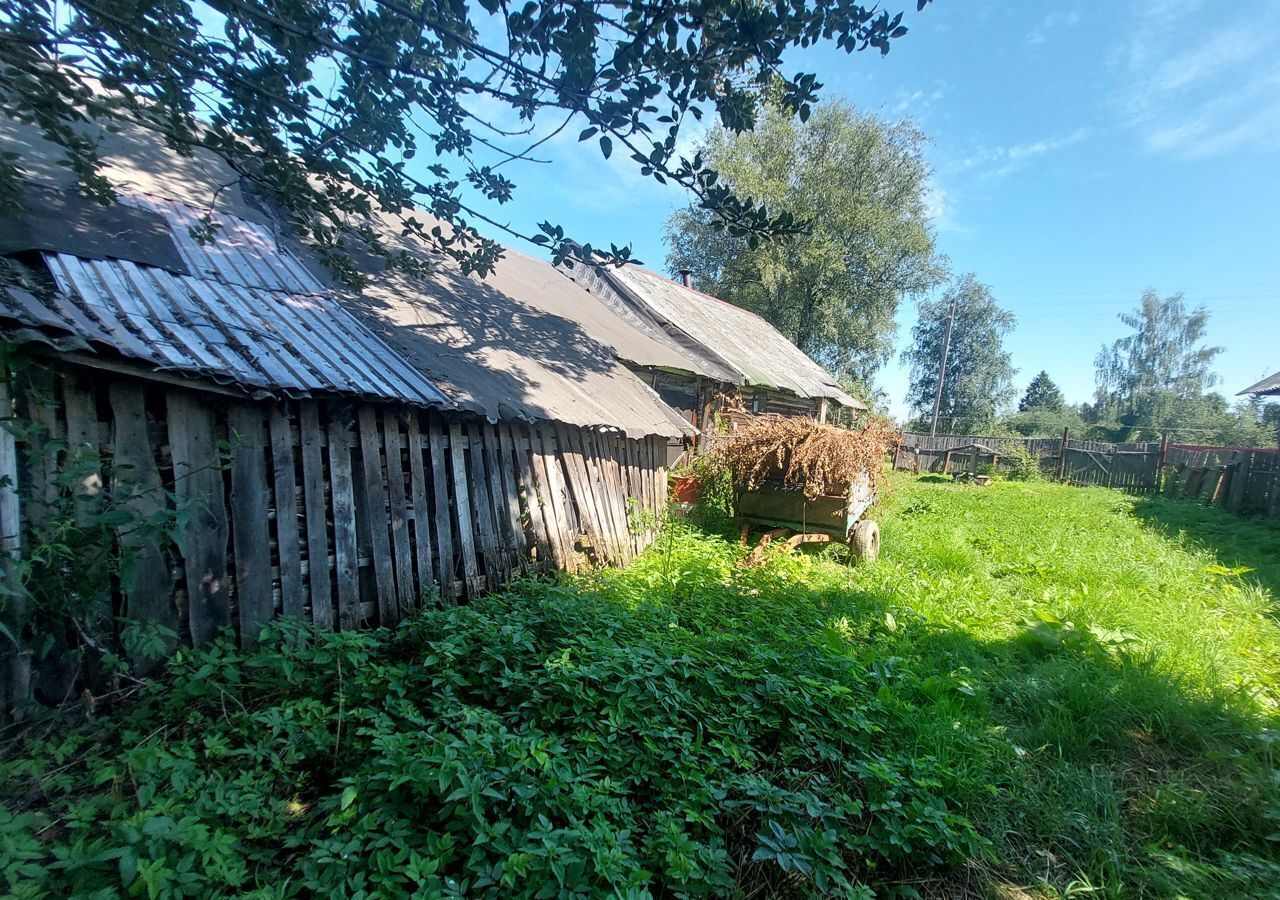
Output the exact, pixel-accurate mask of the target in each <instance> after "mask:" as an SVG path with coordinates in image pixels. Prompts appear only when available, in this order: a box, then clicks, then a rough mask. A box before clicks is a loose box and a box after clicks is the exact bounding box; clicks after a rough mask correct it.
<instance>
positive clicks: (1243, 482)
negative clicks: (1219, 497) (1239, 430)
mask: <svg viewBox="0 0 1280 900" xmlns="http://www.w3.org/2000/svg"><path fill="white" fill-rule="evenodd" d="M1240 456H1241V459H1240V462H1239V463H1237V464H1236V470H1235V472H1234V473H1233V474H1232V476H1231V490H1230V491H1229V492H1228V493H1227V508H1228V509H1230V510H1231V511H1232V512H1240V511H1241V510H1243V509H1244V506H1245V503H1246V502H1247V497H1248V496H1249V473H1250V471H1251V470H1252V469H1253V451H1251V450H1246V451H1244V452H1242V453H1241V454H1240Z"/></svg>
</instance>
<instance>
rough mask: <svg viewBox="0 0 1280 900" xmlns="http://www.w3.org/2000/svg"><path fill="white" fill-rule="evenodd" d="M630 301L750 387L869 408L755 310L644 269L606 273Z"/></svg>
mask: <svg viewBox="0 0 1280 900" xmlns="http://www.w3.org/2000/svg"><path fill="white" fill-rule="evenodd" d="M601 271H603V272H604V275H605V277H606V278H607V279H611V280H613V281H614V282H615V284H616V285H617V286H619V287H621V288H622V290H623V292H624V293H626V294H629V295H630V297H631V298H634V299H635V300H636V301H638V302H640V303H642V304H644V306H645V307H647V308H648V310H649V311H650V312H651V313H652V314H653V315H654V316H655V317H656V318H657V320H658V321H659V322H660V323H661V324H662V326H663V327H673V328H676V329H679V330H680V331H682V332H684V333H685V334H687V335H689V336H690V337H692V338H693V339H694V340H695V341H696V342H697V343H698V344H700V345H701V346H702V347H703V348H705V351H706V352H707V353H708V354H709V355H710V358H711V359H712V360H713V361H716V362H722V363H725V364H728V365H729V366H731V367H732V368H733V369H735V370H737V371H738V372H740V373H741V375H742V380H743V381H744V382H745V383H746V384H750V385H758V386H760V387H768V388H776V389H780V390H785V391H790V392H791V393H793V394H796V395H797V396H800V397H807V398H816V397H826V398H828V399H831V400H835V401H836V402H838V403H840V404H841V405H843V406H848V407H852V408H854V409H865V408H866V405H865V404H863V403H861V402H860V401H858V400H855V399H854V398H853V397H850V396H849V395H848V394H846V393H845V392H844V391H842V390H840V388H839V387H838V386H837V385H836V381H835V378H833V377H832V376H831V374H830V373H828V372H827V371H826V370H825V369H823V368H822V367H821V366H819V365H818V364H817V363H815V362H814V361H813V360H811V359H810V358H809V357H808V356H806V355H805V354H804V353H803V352H801V351H800V349H799V348H797V347H796V346H795V344H793V343H791V342H790V341H789V340H787V339H786V338H785V337H784V336H783V335H782V333H781V332H779V331H778V330H777V329H776V328H774V327H773V326H772V325H770V324H769V323H768V322H766V321H765V320H764V319H762V318H760V317H759V316H757V315H756V314H755V313H753V312H749V311H747V310H745V309H742V308H741V307H738V306H734V305H733V304H731V303H726V302H725V301H723V300H719V299H717V298H715V297H712V296H711V295H709V294H704V293H702V292H701V291H695V290H693V289H692V288H687V287H685V286H684V285H682V284H679V283H677V282H675V281H672V280H670V279H668V278H663V277H662V276H661V275H658V274H656V273H654V272H650V271H648V270H646V269H642V268H640V267H639V266H630V265H628V266H620V267H613V266H610V267H608V268H607V269H601Z"/></svg>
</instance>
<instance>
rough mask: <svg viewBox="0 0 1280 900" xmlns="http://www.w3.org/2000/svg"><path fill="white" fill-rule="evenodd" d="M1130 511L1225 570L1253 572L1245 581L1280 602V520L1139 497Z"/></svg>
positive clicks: (1186, 502)
mask: <svg viewBox="0 0 1280 900" xmlns="http://www.w3.org/2000/svg"><path fill="white" fill-rule="evenodd" d="M1133 511H1134V514H1135V515H1137V516H1138V518H1140V519H1142V520H1143V521H1144V522H1145V523H1147V524H1148V525H1149V526H1151V527H1152V528H1155V529H1157V530H1158V531H1161V532H1162V533H1164V534H1168V535H1170V536H1172V537H1175V538H1177V537H1182V538H1183V539H1184V540H1186V541H1187V543H1189V544H1191V545H1193V546H1196V547H1199V548H1200V549H1203V550H1205V551H1207V552H1209V553H1212V554H1213V555H1214V556H1215V557H1216V558H1217V559H1218V561H1219V562H1220V563H1222V565H1224V566H1227V567H1229V568H1236V567H1238V566H1243V567H1246V568H1250V569H1253V571H1252V572H1250V573H1248V575H1247V577H1248V578H1250V579H1253V580H1255V581H1257V582H1258V583H1259V584H1261V585H1262V586H1263V587H1264V588H1266V589H1267V590H1268V591H1269V592H1270V593H1271V595H1272V597H1275V598H1277V600H1278V601H1280V520H1277V519H1263V518H1258V517H1254V516H1238V515H1235V514H1234V513H1230V512H1227V511H1226V510H1223V509H1219V508H1217V507H1212V506H1204V505H1202V504H1200V503H1196V502H1194V501H1190V500H1170V499H1167V498H1165V497H1142V498H1140V499H1138V500H1137V501H1136V502H1135V503H1134V505H1133ZM1273 609H1275V610H1276V611H1277V612H1280V608H1276V607H1273Z"/></svg>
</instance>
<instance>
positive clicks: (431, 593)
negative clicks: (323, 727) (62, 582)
mask: <svg viewBox="0 0 1280 900" xmlns="http://www.w3.org/2000/svg"><path fill="white" fill-rule="evenodd" d="M32 371H36V372H41V373H42V374H40V375H38V376H37V379H38V380H40V384H39V385H38V388H39V390H38V391H27V392H26V393H25V394H24V393H21V392H20V393H19V401H20V404H19V405H20V406H23V407H24V408H21V409H19V410H18V415H19V418H22V417H25V418H27V419H35V420H38V421H39V422H40V423H41V424H42V426H43V428H44V430H45V431H46V432H47V433H48V434H51V435H55V436H57V438H58V441H57V442H56V443H54V444H51V445H45V444H42V445H41V446H40V447H35V446H25V445H24V444H23V440H22V435H23V434H24V432H23V430H22V429H14V430H13V431H8V430H6V431H4V434H3V435H0V470H2V471H0V475H4V474H6V473H8V474H10V475H12V476H13V478H14V479H15V482H16V483H17V484H19V485H21V491H20V496H21V497H23V498H26V497H34V498H36V499H37V503H36V504H35V505H36V508H37V511H38V513H39V514H47V513H48V509H49V508H50V506H51V504H52V503H53V502H54V500H55V499H56V498H57V496H58V492H59V491H62V492H63V493H64V494H65V492H66V491H67V488H66V486H65V485H62V486H61V487H60V486H59V485H58V484H56V483H55V482H56V477H55V476H56V473H57V471H58V466H59V465H60V464H61V463H62V461H63V460H64V459H65V456H66V449H65V448H66V446H67V444H68V440H67V437H68V435H71V436H73V437H74V438H75V441H76V443H77V444H79V445H84V449H87V450H89V451H90V452H96V453H97V454H98V455H99V460H100V465H99V466H98V467H97V469H95V472H96V471H99V470H100V472H101V473H102V474H101V475H100V476H97V475H95V478H96V479H97V484H96V489H98V490H101V491H103V492H104V495H105V496H106V497H108V498H114V500H116V501H119V502H120V504H122V506H123V507H124V508H127V509H131V510H133V511H135V512H136V513H137V514H138V515H139V516H140V517H143V518H147V519H155V518H157V516H159V515H162V514H163V513H164V512H165V510H166V509H167V510H168V512H169V514H170V515H174V516H176V518H175V521H176V523H177V525H176V530H177V532H178V536H179V538H180V540H179V541H178V542H177V543H168V542H164V544H163V546H162V545H161V543H160V542H159V541H160V539H159V538H158V537H157V536H155V535H153V534H149V533H145V532H142V531H139V530H137V529H128V528H125V529H122V530H121V533H120V537H119V541H120V543H121V544H122V545H125V546H127V547H128V548H129V550H130V551H131V553H132V554H133V556H134V563H133V565H131V566H130V569H129V577H128V578H127V580H126V583H123V584H121V585H120V586H119V591H118V593H119V596H117V597H115V598H114V600H113V610H112V614H113V615H114V616H116V617H121V618H134V619H136V618H144V619H147V620H152V621H156V622H158V623H160V624H162V625H164V626H165V627H166V628H169V629H171V630H173V631H174V632H176V633H177V634H178V635H179V640H180V641H181V643H183V644H187V645H191V644H197V645H198V644H203V643H206V642H208V641H210V640H212V638H213V637H214V636H215V635H216V634H218V633H219V632H220V631H222V630H223V629H225V628H227V627H231V628H232V629H234V632H235V634H236V635H237V637H238V639H239V640H240V641H241V642H242V643H244V644H251V643H252V642H253V641H254V640H256V638H257V637H258V633H259V631H260V630H261V628H262V626H263V625H264V624H265V623H266V622H268V621H269V620H270V619H271V618H272V617H274V616H277V615H282V614H287V615H291V616H295V617H298V618H301V619H303V620H306V621H309V622H311V623H313V624H314V625H315V626H317V627H319V628H321V629H331V628H335V627H336V628H339V629H352V628H360V627H371V626H378V625H390V624H394V623H396V622H398V621H399V620H400V619H401V618H402V617H403V616H405V615H408V614H410V613H411V612H412V611H413V610H414V609H416V608H417V607H418V606H419V605H420V604H421V603H423V602H426V603H432V602H439V601H440V600H443V601H444V602H453V601H456V600H457V599H458V598H460V597H464V596H466V595H469V594H474V593H478V592H483V591H489V590H494V589H496V588H498V587H500V586H501V585H503V584H504V583H506V582H507V581H508V580H510V579H511V578H512V577H515V576H519V575H521V574H524V573H528V572H533V571H539V570H547V569H552V568H559V569H564V570H568V571H576V570H578V569H581V568H585V567H591V566H598V565H607V564H622V563H626V562H628V561H629V560H630V559H631V558H632V557H633V556H634V555H635V554H636V553H638V552H639V551H641V550H643V549H644V547H645V546H647V544H648V543H649V541H650V540H651V539H652V536H653V535H652V528H651V525H649V526H646V525H645V523H644V522H643V521H641V518H643V517H641V518H634V517H630V516H629V515H628V510H629V509H635V510H649V511H651V512H653V513H657V512H658V510H659V507H660V506H663V505H665V500H666V498H665V490H663V485H664V467H665V441H664V440H662V439H659V438H650V439H646V440H642V441H633V440H627V439H625V438H623V437H621V436H620V435H616V434H604V433H599V432H595V431H591V430H584V429H578V428H570V427H565V426H563V425H556V424H552V423H545V424H539V425H528V424H524V423H502V424H501V425H499V426H497V427H495V426H493V425H491V424H487V423H483V422H480V421H476V420H467V419H457V418H446V417H443V416H442V415H441V414H439V413H437V412H434V411H425V410H415V409H405V408H391V407H384V406H375V405H372V404H362V403H352V402H349V401H317V400H300V401H290V402H287V403H277V402H273V401H263V402H254V401H249V400H237V399H232V398H229V397H225V396H220V395H215V394H211V393H204V392H199V391H193V390H187V389H185V388H180V387H174V386H169V385H161V384H157V383H153V382H148V381H143V380H138V379H132V378H129V377H127V376H115V375H113V376H111V377H110V378H103V377H102V376H101V374H98V375H97V376H96V377H95V378H94V379H83V378H81V377H79V376H78V374H77V372H76V370H75V369H74V368H71V367H63V368H54V369H50V370H40V369H33V370H32ZM0 383H4V379H3V378H0ZM4 387H5V389H6V390H7V388H8V385H7V383H4ZM24 397H25V401H24V400H23V398H24ZM7 401H8V395H7V394H5V393H0V414H3V412H4V411H5V409H4V404H5V403H6V402H7ZM69 425H70V427H69ZM72 433H73V434H72ZM14 434H17V435H18V436H19V439H18V440H17V441H16V442H15V440H14ZM25 505H28V506H29V505H30V504H29V503H25ZM18 512H19V494H15V493H14V492H13V491H12V490H11V489H9V482H2V483H0V537H3V539H4V545H3V547H0V551H3V552H6V553H8V552H14V551H16V549H17V543H18V535H19V533H20V532H21V529H20V528H19V522H20V519H19V515H18ZM22 512H23V513H24V517H23V518H24V519H25V514H26V513H27V509H25V508H23V509H22ZM633 518H634V522H633ZM648 521H649V522H650V523H651V522H652V519H649V520H648ZM113 639H114V638H113ZM11 655H12V654H11ZM0 662H5V661H0ZM4 674H5V675H6V676H7V675H8V674H9V673H8V671H7V670H6V672H5V673H4ZM5 681H7V682H8V683H9V685H8V688H4V686H3V684H0V688H4V689H5V690H7V691H8V694H9V696H8V697H7V700H8V702H9V703H13V702H14V701H17V702H21V701H22V700H24V699H27V697H28V696H29V695H30V693H31V691H32V690H33V689H32V688H30V687H29V686H26V685H17V686H16V687H15V685H14V683H13V679H12V678H11V677H6V678H4V679H0V682H5ZM34 690H35V691H36V692H37V693H38V692H39V686H38V685H37V686H36V688H34ZM0 699H6V698H0ZM6 705H7V704H6Z"/></svg>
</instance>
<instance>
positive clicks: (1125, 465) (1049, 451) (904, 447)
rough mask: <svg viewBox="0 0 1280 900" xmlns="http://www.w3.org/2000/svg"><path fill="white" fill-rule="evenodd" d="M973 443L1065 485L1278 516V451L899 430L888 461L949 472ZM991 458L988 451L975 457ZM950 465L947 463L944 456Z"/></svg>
mask: <svg viewBox="0 0 1280 900" xmlns="http://www.w3.org/2000/svg"><path fill="white" fill-rule="evenodd" d="M974 444H979V445H981V446H983V447H986V448H990V449H991V450H992V451H994V452H995V454H996V460H995V468H996V469H998V470H1004V471H1008V470H1009V469H1010V468H1011V467H1012V465H1013V464H1014V463H1013V457H1015V456H1017V455H1019V454H1021V453H1023V452H1024V451H1025V452H1026V453H1027V454H1030V455H1031V456H1032V457H1034V458H1035V459H1036V460H1038V462H1039V465H1040V469H1041V472H1042V473H1043V474H1044V475H1045V476H1047V477H1051V478H1055V479H1057V480H1060V481H1065V482H1068V483H1071V484H1091V485H1100V486H1102V487H1112V488H1120V489H1123V490H1126V491H1132V492H1137V493H1161V494H1164V495H1166V496H1171V497H1181V498H1187V499H1195V500H1200V501H1202V502H1205V503H1212V504H1218V505H1220V506H1223V507H1225V508H1227V509H1230V510H1232V511H1235V512H1247V513H1262V514H1268V515H1272V516H1280V451H1277V450H1268V449H1258V448H1237V447H1200V446H1186V445H1179V444H1162V443H1156V442H1149V443H1131V444H1108V443H1101V442H1098V441H1081V440H1075V439H1073V438H1071V437H1070V435H1063V437H1060V438H1016V437H1007V436H982V435H926V434H911V433H907V434H904V435H903V436H902V441H901V443H900V444H899V446H898V448H897V451H896V453H895V454H894V467H895V468H897V469H906V470H910V471H916V472H939V473H941V472H943V471H944V470H947V471H955V470H956V467H957V466H965V465H968V464H970V463H969V460H970V456H969V454H968V452H967V451H965V450H963V449H961V448H966V447H970V446H972V445H974ZM980 459H981V460H983V461H985V463H986V464H987V465H991V464H992V463H991V456H990V455H986V456H984V457H980ZM949 460H950V461H951V464H950V465H948V461H949Z"/></svg>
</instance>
